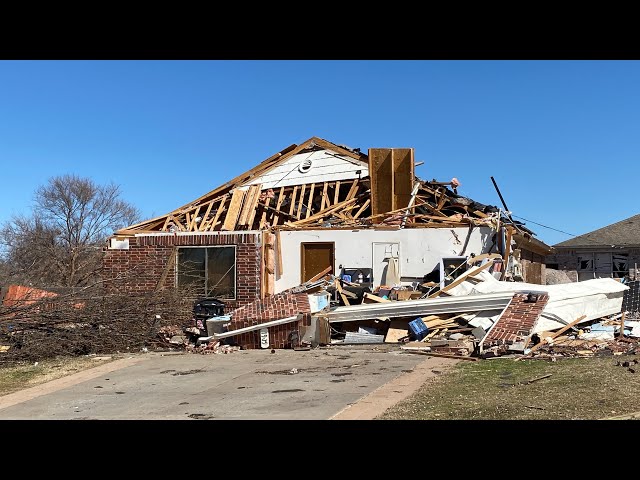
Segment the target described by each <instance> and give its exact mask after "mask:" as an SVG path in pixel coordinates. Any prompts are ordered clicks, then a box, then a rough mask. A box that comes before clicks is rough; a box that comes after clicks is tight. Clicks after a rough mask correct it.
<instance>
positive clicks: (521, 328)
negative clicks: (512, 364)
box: [482, 292, 549, 348]
mask: <svg viewBox="0 0 640 480" xmlns="http://www.w3.org/2000/svg"><path fill="white" fill-rule="evenodd" d="M534 294H536V295H537V296H538V300H537V301H536V302H527V298H528V293H515V294H514V295H513V298H512V299H511V302H510V303H509V305H507V307H506V308H505V310H504V312H503V313H502V315H501V316H500V318H498V321H497V322H496V323H495V324H494V325H493V327H492V328H491V329H490V330H489V333H488V334H487V336H486V337H485V338H484V340H483V342H482V346H483V348H488V347H491V346H494V345H505V344H506V345H510V344H512V343H514V342H518V341H522V340H525V339H526V338H528V337H529V336H530V335H531V330H533V326H534V325H535V323H536V321H537V320H538V318H539V317H540V314H541V313H542V310H543V309H544V307H545V305H546V304H547V302H548V301H549V295H548V294H546V293H535V292H534Z"/></svg>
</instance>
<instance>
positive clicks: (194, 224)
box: [189, 206, 200, 231]
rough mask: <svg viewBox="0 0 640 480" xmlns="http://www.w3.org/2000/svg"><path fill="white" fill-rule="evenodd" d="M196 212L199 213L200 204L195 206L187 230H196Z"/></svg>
mask: <svg viewBox="0 0 640 480" xmlns="http://www.w3.org/2000/svg"><path fill="white" fill-rule="evenodd" d="M198 213H200V206H198V208H196V211H195V212H193V216H192V217H191V223H190V224H189V231H193V230H196V223H198Z"/></svg>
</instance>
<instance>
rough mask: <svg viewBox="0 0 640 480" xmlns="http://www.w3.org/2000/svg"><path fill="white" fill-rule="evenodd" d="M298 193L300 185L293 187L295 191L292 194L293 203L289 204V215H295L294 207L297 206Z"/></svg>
mask: <svg viewBox="0 0 640 480" xmlns="http://www.w3.org/2000/svg"><path fill="white" fill-rule="evenodd" d="M297 194H298V185H296V186H295V187H293V193H292V194H291V205H290V206H289V216H290V217H293V209H294V208H295V206H296V196H297Z"/></svg>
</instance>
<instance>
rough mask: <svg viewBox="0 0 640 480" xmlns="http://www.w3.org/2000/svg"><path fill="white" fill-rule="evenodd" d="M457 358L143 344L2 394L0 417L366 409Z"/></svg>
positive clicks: (339, 415)
mask: <svg viewBox="0 0 640 480" xmlns="http://www.w3.org/2000/svg"><path fill="white" fill-rule="evenodd" d="M453 363H455V361H454V360H449V359H444V358H437V357H425V356H421V355H415V354H409V353H406V352H404V351H402V350H400V348H399V347H398V346H396V345H384V344H380V345H342V346H328V347H321V348H316V349H312V350H309V351H294V350H276V351H275V353H271V351H270V350H244V351H236V352H233V353H228V354H209V355H202V354H193V353H165V354H163V353H146V354H138V355H134V356H131V357H129V358H125V359H122V360H116V361H114V362H110V363H107V364H104V365H102V366H100V367H97V368H94V369H90V370H85V371H83V372H79V373H77V374H74V375H71V376H69V377H65V378H62V379H58V380H55V381H53V382H49V383H47V384H44V385H41V386H38V387H33V388H30V389H27V390H24V391H21V392H17V393H14V394H10V395H5V396H3V397H0V419H3V420H9V419H12V420H27V419H29V420H56V419H59V420H69V419H78V420H89V419H96V420H134V419H135V420H179V419H184V420H218V419H220V420H223V419H229V420H232V419H245V420H260V419H265V420H266V419H268V420H326V419H332V418H334V419H356V418H357V419H370V418H373V417H374V416H375V415H377V414H379V413H382V411H384V409H386V408H387V407H388V406H391V405H393V404H394V403H395V402H397V401H399V400H400V399H402V398H404V397H406V396H407V395H409V394H410V393H411V392H413V391H415V389H416V388H418V387H419V386H420V385H421V384H422V383H423V382H424V381H425V380H426V379H427V378H429V377H430V376H434V375H436V374H439V373H441V371H442V370H443V369H446V368H447V367H448V366H450V365H451V364H453ZM434 372H435V373H434Z"/></svg>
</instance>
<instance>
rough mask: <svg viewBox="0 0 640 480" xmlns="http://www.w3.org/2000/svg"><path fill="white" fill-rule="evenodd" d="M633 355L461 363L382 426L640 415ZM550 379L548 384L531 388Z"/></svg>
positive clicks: (390, 415)
mask: <svg viewBox="0 0 640 480" xmlns="http://www.w3.org/2000/svg"><path fill="white" fill-rule="evenodd" d="M634 358H635V357H634V356H633V355H622V356H607V357H592V358H564V359H558V360H557V361H555V362H551V361H545V360H521V361H518V362H516V361H514V360H513V359H496V360H483V361H479V362H473V363H471V362H460V363H458V364H457V365H455V366H454V367H453V368H452V369H451V370H450V371H449V372H448V373H446V374H444V375H442V376H440V377H436V378H435V379H433V380H432V381H429V382H427V383H426V384H425V385H423V386H422V387H421V388H420V389H419V390H418V391H417V392H415V393H414V394H413V395H412V396H411V397H409V398H407V399H405V400H404V401H402V402H400V403H399V404H397V405H395V406H394V407H392V408H390V409H389V410H387V411H386V412H385V413H384V414H382V415H381V416H379V417H377V418H378V419H381V420H392V419H393V420H438V419H442V420H452V419H455V420H587V419H591V420H593V419H601V418H606V417H612V416H616V415H622V414H628V413H632V412H637V411H640V364H638V365H631V368H633V369H635V367H638V368H637V370H638V373H632V372H631V371H629V368H627V367H623V366H620V365H617V363H622V362H624V361H630V362H631V361H633V360H634ZM544 375H550V376H549V377H547V378H544V379H540V380H538V381H534V382H532V383H529V381H530V380H534V379H537V378H539V377H542V376H544Z"/></svg>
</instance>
